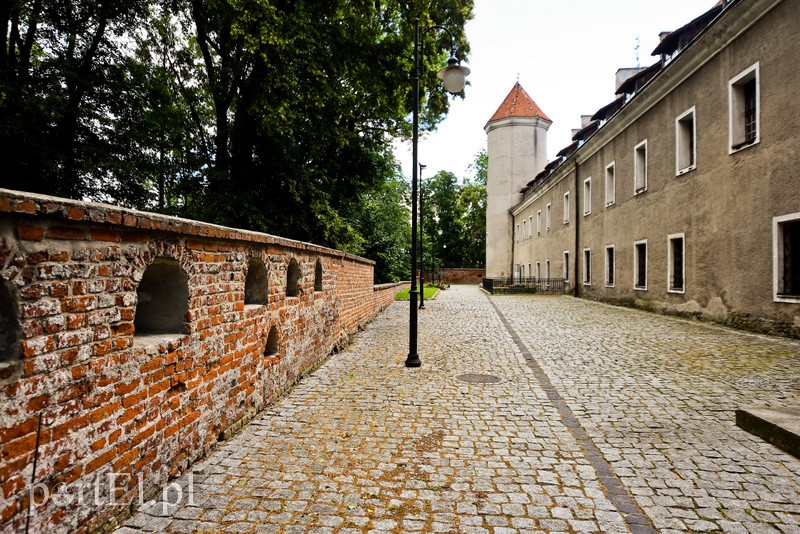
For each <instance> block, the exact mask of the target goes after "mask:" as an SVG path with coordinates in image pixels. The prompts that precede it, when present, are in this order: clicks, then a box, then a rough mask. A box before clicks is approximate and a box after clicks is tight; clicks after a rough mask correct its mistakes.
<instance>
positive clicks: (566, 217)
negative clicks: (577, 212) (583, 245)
mask: <svg viewBox="0 0 800 534" xmlns="http://www.w3.org/2000/svg"><path fill="white" fill-rule="evenodd" d="M568 222H569V191H567V192H566V193H564V224H567V223H568Z"/></svg>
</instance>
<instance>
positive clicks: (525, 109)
mask: <svg viewBox="0 0 800 534" xmlns="http://www.w3.org/2000/svg"><path fill="white" fill-rule="evenodd" d="M509 117H539V118H541V119H544V120H546V121H549V120H550V118H549V117H548V116H547V115H545V114H544V112H543V111H542V110H541V108H539V106H537V105H536V102H534V101H533V99H532V98H531V97H530V95H529V94H528V93H527V92H526V91H525V89H523V88H522V86H521V85H520V84H519V82H517V83H515V84H514V87H513V88H512V89H511V92H510V93H508V96H507V97H506V99H505V100H503V103H502V104H500V107H499V108H497V111H495V112H494V115H492V118H491V119H489V122H493V121H498V120H500V119H507V118H509ZM551 122H552V121H551Z"/></svg>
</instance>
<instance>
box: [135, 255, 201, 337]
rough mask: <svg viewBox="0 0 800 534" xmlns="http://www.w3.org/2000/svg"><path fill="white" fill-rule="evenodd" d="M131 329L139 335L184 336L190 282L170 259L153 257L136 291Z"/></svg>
mask: <svg viewBox="0 0 800 534" xmlns="http://www.w3.org/2000/svg"><path fill="white" fill-rule="evenodd" d="M136 300H137V304H136V316H135V318H134V320H133V326H134V330H135V334H136V335H140V334H145V335H146V334H186V333H188V330H187V329H186V312H187V311H188V309H189V279H188V277H187V276H186V273H184V272H183V269H181V266H180V265H178V262H177V261H176V260H174V259H172V258H156V260H155V261H154V262H153V263H152V264H150V266H149V267H148V268H147V270H146V271H145V272H144V275H142V281H141V282H139V287H138V288H137V289H136Z"/></svg>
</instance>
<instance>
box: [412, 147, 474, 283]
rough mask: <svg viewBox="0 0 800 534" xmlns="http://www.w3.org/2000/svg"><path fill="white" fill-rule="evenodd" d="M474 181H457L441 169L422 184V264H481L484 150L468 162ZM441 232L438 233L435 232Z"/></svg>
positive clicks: (436, 266)
mask: <svg viewBox="0 0 800 534" xmlns="http://www.w3.org/2000/svg"><path fill="white" fill-rule="evenodd" d="M470 169H471V170H473V172H475V178H474V180H470V179H467V180H465V181H464V183H463V184H459V183H458V181H457V179H456V177H455V175H454V174H453V173H451V172H447V171H441V172H439V173H437V174H436V175H435V176H433V177H432V178H431V179H429V180H426V181H425V182H424V183H423V195H424V201H423V206H422V211H421V217H422V252H423V254H422V263H423V270H425V271H426V272H432V271H433V272H435V271H438V270H439V269H440V268H441V267H483V265H484V261H485V254H486V252H485V251H486V185H485V179H486V151H481V152H480V153H478V154H477V155H476V156H475V162H474V163H473V164H472V165H470ZM439 232H441V234H440V233H439Z"/></svg>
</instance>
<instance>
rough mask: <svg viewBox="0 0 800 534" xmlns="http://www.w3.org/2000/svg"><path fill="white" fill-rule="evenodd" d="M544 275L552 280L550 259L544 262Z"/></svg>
mask: <svg viewBox="0 0 800 534" xmlns="http://www.w3.org/2000/svg"><path fill="white" fill-rule="evenodd" d="M544 275H545V277H546V278H547V279H548V280H550V260H545V262H544Z"/></svg>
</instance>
